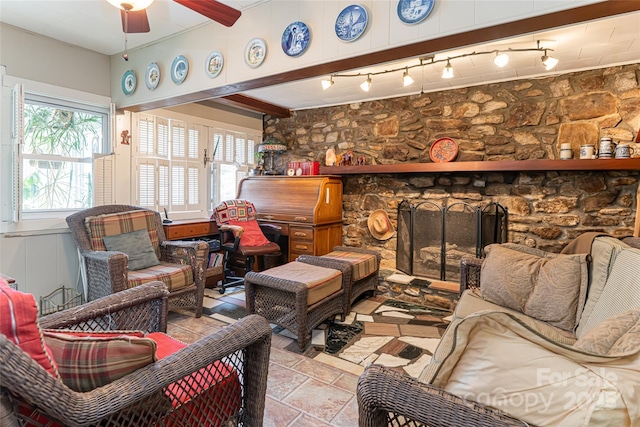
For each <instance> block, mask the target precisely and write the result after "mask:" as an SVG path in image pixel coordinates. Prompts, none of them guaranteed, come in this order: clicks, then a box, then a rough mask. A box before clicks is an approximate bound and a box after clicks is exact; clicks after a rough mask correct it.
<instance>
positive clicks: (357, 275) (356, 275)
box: [322, 251, 378, 282]
mask: <svg viewBox="0 0 640 427" xmlns="http://www.w3.org/2000/svg"><path fill="white" fill-rule="evenodd" d="M322 257H323V258H331V259H336V260H339V261H346V262H348V263H349V264H351V268H352V272H351V280H353V281H354V282H356V281H358V280H360V279H363V278H365V277H367V276H369V275H371V274H373V273H375V272H377V271H378V259H377V257H376V256H375V255H372V254H362V253H358V252H347V251H333V252H329V253H328V254H326V255H322Z"/></svg>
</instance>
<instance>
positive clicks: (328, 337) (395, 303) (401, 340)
mask: <svg viewBox="0 0 640 427" xmlns="http://www.w3.org/2000/svg"><path fill="white" fill-rule="evenodd" d="M444 295H446V296H447V297H449V298H451V300H452V301H454V300H455V298H456V297H457V295H456V294H455V293H444ZM206 296H207V298H205V308H204V313H205V314H206V315H209V316H211V317H213V318H215V319H218V320H221V321H224V322H227V323H232V322H233V321H235V320H236V319H239V318H241V317H244V316H246V309H245V301H244V291H243V290H242V289H241V288H238V289H230V290H227V293H225V295H219V294H217V291H216V292H211V291H208V292H206ZM450 316H451V312H450V311H449V310H444V309H442V308H436V307H428V306H424V305H418V304H413V303H410V302H406V301H401V300H397V299H390V298H386V297H381V296H376V297H370V298H364V299H361V300H359V301H357V302H356V304H354V306H353V308H352V311H351V313H350V314H349V315H348V316H347V317H346V318H345V320H344V321H340V317H339V316H336V318H335V319H330V320H327V321H325V322H324V323H322V324H321V325H319V326H318V328H316V329H315V330H314V331H313V333H312V342H311V345H310V346H308V347H307V349H306V350H305V351H304V352H301V351H300V349H299V347H298V343H297V341H296V336H295V335H293V334H292V333H291V332H289V331H288V330H286V329H283V328H281V327H279V326H276V325H272V329H273V333H274V334H277V335H279V336H282V337H286V338H289V339H290V340H291V343H290V344H288V345H286V346H285V347H284V349H285V350H288V351H291V352H294V353H297V354H303V355H304V356H307V357H310V358H313V359H316V360H318V361H321V362H323V363H326V364H329V365H332V366H334V367H337V368H340V369H343V370H346V371H349V372H352V373H353V374H356V375H359V374H360V373H362V371H363V370H364V367H365V366H367V365H369V364H371V363H376V364H381V365H384V366H387V367H390V368H393V369H396V370H398V371H401V372H404V373H406V374H408V375H411V376H413V377H417V376H418V375H419V374H420V372H421V371H422V369H423V368H424V366H425V365H427V364H428V363H429V361H430V360H431V356H432V354H433V351H434V350H435V348H436V347H437V345H438V342H439V341H440V337H441V336H442V334H443V333H444V330H445V329H446V327H447V325H448V323H449V319H450Z"/></svg>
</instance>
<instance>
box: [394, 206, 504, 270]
mask: <svg viewBox="0 0 640 427" xmlns="http://www.w3.org/2000/svg"><path fill="white" fill-rule="evenodd" d="M397 224H398V226H397V247H396V268H397V269H398V270H400V271H402V272H403V273H405V274H408V275H410V276H420V277H426V278H434V279H440V280H443V281H445V280H449V281H454V282H459V281H460V259H461V258H462V257H463V256H475V257H482V248H484V247H485V246H486V245H489V244H491V243H503V242H506V241H507V210H506V209H505V208H504V207H503V206H501V205H500V204H498V203H489V204H487V205H486V206H482V207H480V206H473V205H472V204H470V203H466V202H455V203H453V204H451V205H448V206H442V205H440V204H438V203H434V202H431V201H423V202H419V203H418V204H412V203H411V202H409V201H408V200H403V201H402V203H400V205H399V206H398V220H397Z"/></svg>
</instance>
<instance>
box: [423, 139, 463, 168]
mask: <svg viewBox="0 0 640 427" xmlns="http://www.w3.org/2000/svg"><path fill="white" fill-rule="evenodd" d="M457 156H458V144H457V143H456V142H455V141H454V140H453V139H451V138H440V139H437V140H435V141H434V143H433V144H431V148H430V149H429V157H431V160H432V161H434V162H435V163H443V162H450V161H452V160H454V159H455V158H456V157H457Z"/></svg>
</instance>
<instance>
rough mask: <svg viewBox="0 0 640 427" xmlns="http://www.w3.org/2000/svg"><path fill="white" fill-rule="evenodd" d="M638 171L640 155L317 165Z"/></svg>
mask: <svg viewBox="0 0 640 427" xmlns="http://www.w3.org/2000/svg"><path fill="white" fill-rule="evenodd" d="M629 170H637V171H640V158H634V159H589V160H581V159H571V160H501V161H480V162H450V163H398V164H394V165H364V166H320V174H321V175H361V174H378V173H438V172H535V171H540V172H545V171H629Z"/></svg>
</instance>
